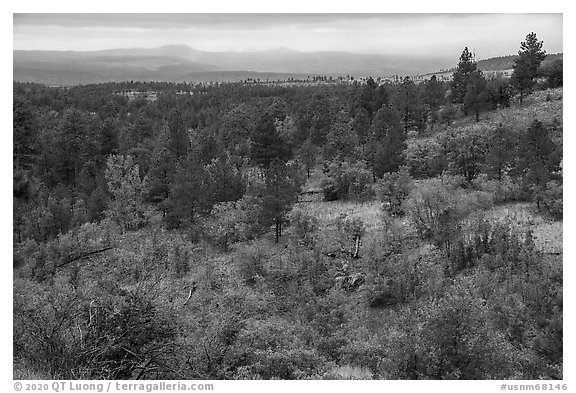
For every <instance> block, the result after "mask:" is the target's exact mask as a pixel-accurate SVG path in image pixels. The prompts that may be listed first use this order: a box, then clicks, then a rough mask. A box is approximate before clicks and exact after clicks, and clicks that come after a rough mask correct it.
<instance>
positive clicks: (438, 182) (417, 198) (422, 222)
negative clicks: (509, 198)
mask: <svg viewBox="0 0 576 393" xmlns="http://www.w3.org/2000/svg"><path fill="white" fill-rule="evenodd" d="M458 182H459V181H458V178H450V177H448V178H444V179H440V178H436V179H431V180H430V181H428V182H426V183H424V184H421V185H419V186H418V187H416V188H415V189H414V190H413V191H412V193H411V194H410V197H409V198H408V199H407V200H406V203H405V204H404V208H405V211H406V213H407V215H408V217H409V218H410V220H411V221H412V223H413V224H414V225H415V227H416V230H417V232H418V234H419V236H420V237H421V238H422V239H431V240H433V241H434V243H435V244H436V245H437V246H439V247H442V248H443V249H445V250H446V251H448V252H449V251H450V249H451V248H452V246H453V244H452V242H453V241H454V240H455V239H457V238H458V237H459V236H460V222H461V220H462V219H463V218H465V217H466V216H468V214H469V213H470V212H472V211H475V210H485V209H488V208H489V207H491V206H492V204H493V197H492V195H491V194H489V193H486V192H482V191H472V192H465V191H464V190H463V189H461V188H460V187H458V186H457V185H456V184H457V183H458Z"/></svg>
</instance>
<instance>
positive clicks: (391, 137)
mask: <svg viewBox="0 0 576 393" xmlns="http://www.w3.org/2000/svg"><path fill="white" fill-rule="evenodd" d="M370 131H371V136H372V138H371V141H370V143H369V145H368V148H367V149H366V152H365V155H366V156H367V161H368V162H369V163H370V165H371V167H372V173H373V175H374V177H381V176H382V175H383V174H384V173H386V172H394V171H397V170H398V168H400V167H401V166H402V165H404V155H403V153H404V149H405V148H406V134H405V133H404V130H403V127H402V123H401V120H400V116H399V114H398V112H397V111H396V110H395V109H394V108H391V107H382V108H380V110H379V111H378V112H377V113H376V115H375V116H374V119H373V120H372V125H371V127H370Z"/></svg>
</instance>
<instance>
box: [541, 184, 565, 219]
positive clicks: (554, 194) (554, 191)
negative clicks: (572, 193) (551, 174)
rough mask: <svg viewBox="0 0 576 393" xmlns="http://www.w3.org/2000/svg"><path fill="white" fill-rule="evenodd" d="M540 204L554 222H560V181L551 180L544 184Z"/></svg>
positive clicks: (561, 211) (561, 215)
mask: <svg viewBox="0 0 576 393" xmlns="http://www.w3.org/2000/svg"><path fill="white" fill-rule="evenodd" d="M542 202H543V203H544V206H546V208H547V209H548V212H549V213H550V214H551V215H552V217H554V218H555V219H556V220H562V217H563V208H562V207H563V202H562V183H561V182H560V181H557V180H552V181H549V182H548V183H546V190H545V191H544V195H543V201H542Z"/></svg>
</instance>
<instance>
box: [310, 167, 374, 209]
mask: <svg viewBox="0 0 576 393" xmlns="http://www.w3.org/2000/svg"><path fill="white" fill-rule="evenodd" d="M371 183H372V173H371V172H370V171H369V170H368V169H367V168H366V165H365V164H364V163H362V162H358V163H354V164H350V163H347V162H343V163H339V164H337V163H332V164H330V165H329V167H328V174H327V176H326V177H325V178H324V180H323V181H322V185H321V186H322V192H323V193H324V199H325V200H327V201H335V200H341V199H344V200H349V199H350V200H357V201H366V200H368V199H370V198H371V197H372V196H373V195H374V191H373V190H372V188H371V187H370V185H371Z"/></svg>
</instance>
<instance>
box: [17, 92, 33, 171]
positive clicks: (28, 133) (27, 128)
mask: <svg viewBox="0 0 576 393" xmlns="http://www.w3.org/2000/svg"><path fill="white" fill-rule="evenodd" d="M12 121H13V128H12V131H13V136H14V144H13V155H14V157H13V161H14V167H15V170H20V169H29V168H30V167H31V166H32V164H33V162H34V158H35V156H36V154H37V130H36V128H37V124H36V117H35V115H34V113H33V111H32V108H31V106H30V104H29V103H28V102H26V101H24V100H23V99H21V98H20V97H17V96H16V97H14V103H13V118H12Z"/></svg>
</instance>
